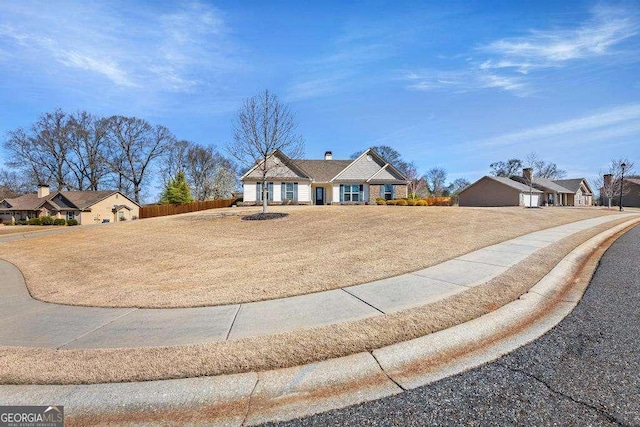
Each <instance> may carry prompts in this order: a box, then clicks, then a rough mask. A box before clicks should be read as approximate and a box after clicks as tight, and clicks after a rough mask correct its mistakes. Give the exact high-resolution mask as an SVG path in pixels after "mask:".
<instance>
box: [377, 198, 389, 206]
mask: <svg viewBox="0 0 640 427" xmlns="http://www.w3.org/2000/svg"><path fill="white" fill-rule="evenodd" d="M386 204H387V201H386V200H385V199H383V198H381V197H378V198H377V199H376V205H386Z"/></svg>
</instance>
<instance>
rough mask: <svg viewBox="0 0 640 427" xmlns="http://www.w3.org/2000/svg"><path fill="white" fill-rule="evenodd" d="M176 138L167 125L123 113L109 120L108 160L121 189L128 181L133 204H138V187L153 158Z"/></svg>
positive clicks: (159, 154) (144, 177)
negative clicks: (156, 123) (154, 123)
mask: <svg viewBox="0 0 640 427" xmlns="http://www.w3.org/2000/svg"><path fill="white" fill-rule="evenodd" d="M175 140H176V139H175V137H174V136H173V134H172V133H171V132H170V131H169V129H167V128H166V127H164V126H160V125H158V126H155V127H154V126H151V125H150V124H149V123H147V121H145V120H142V119H138V118H135V117H123V116H112V117H110V118H109V119H108V122H107V133H106V141H107V151H108V154H107V163H108V164H109V166H110V168H111V169H112V171H113V172H114V174H116V176H117V179H118V181H119V184H120V187H121V188H122V187H124V185H125V183H124V182H125V181H127V182H129V183H130V184H131V187H132V192H133V197H134V199H135V201H136V203H140V191H141V186H142V183H143V182H145V180H146V179H147V177H148V174H149V171H150V168H151V167H152V165H153V162H154V160H156V159H157V158H159V157H161V156H162V155H163V154H164V153H165V152H166V150H167V148H168V147H169V146H170V145H171V144H173V143H175Z"/></svg>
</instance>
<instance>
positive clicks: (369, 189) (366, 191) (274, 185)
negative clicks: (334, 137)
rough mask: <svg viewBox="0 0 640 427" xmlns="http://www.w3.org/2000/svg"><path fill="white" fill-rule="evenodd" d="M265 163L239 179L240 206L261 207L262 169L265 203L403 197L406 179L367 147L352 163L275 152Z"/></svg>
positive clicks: (326, 202) (354, 201)
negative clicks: (265, 164) (241, 201)
mask: <svg viewBox="0 0 640 427" xmlns="http://www.w3.org/2000/svg"><path fill="white" fill-rule="evenodd" d="M267 162H268V163H267V166H266V168H265V167H263V166H262V165H263V162H259V163H257V164H256V165H255V166H254V167H253V168H251V169H249V171H247V173H245V174H244V175H243V176H242V177H241V178H240V180H241V181H242V187H243V204H244V205H256V204H262V185H263V183H262V181H263V178H262V173H263V171H264V170H267V171H268V175H267V197H268V203H269V204H283V203H289V202H290V203H298V204H305V205H329V204H365V203H375V200H376V199H377V198H379V197H381V198H383V199H387V200H389V199H396V198H403V197H407V185H408V183H409V182H408V180H407V178H406V177H405V176H404V175H403V174H402V173H401V172H400V171H399V170H398V169H397V168H396V167H394V166H393V165H392V164H390V163H388V162H387V161H385V160H384V159H383V158H382V157H381V156H380V155H379V154H377V153H376V152H375V151H374V150H372V149H371V148H369V149H368V150H366V151H365V152H364V153H362V154H361V155H360V156H358V158H357V159H355V160H333V156H332V154H331V152H330V151H327V152H326V153H325V155H324V159H322V160H291V159H289V158H288V157H287V156H286V155H285V154H284V153H282V152H281V151H275V152H274V153H273V154H271V156H269V158H268V159H267Z"/></svg>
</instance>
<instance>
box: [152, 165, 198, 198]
mask: <svg viewBox="0 0 640 427" xmlns="http://www.w3.org/2000/svg"><path fill="white" fill-rule="evenodd" d="M189 202H193V197H191V190H190V189H189V184H187V178H186V177H185V175H184V172H182V171H180V172H178V174H177V175H176V177H175V178H174V179H172V180H170V181H169V182H168V183H167V186H166V187H165V188H164V191H163V192H162V196H161V198H160V203H162V204H163V205H169V204H171V205H177V204H180V203H189Z"/></svg>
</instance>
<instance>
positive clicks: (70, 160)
mask: <svg viewBox="0 0 640 427" xmlns="http://www.w3.org/2000/svg"><path fill="white" fill-rule="evenodd" d="M106 132H107V122H106V120H104V119H102V118H98V117H95V116H93V115H91V114H89V113H87V112H86V111H80V112H78V113H76V114H74V115H72V116H71V117H70V119H69V122H68V132H67V135H68V144H69V153H68V155H67V157H66V162H67V165H68V166H69V170H70V172H71V174H72V175H73V177H74V178H75V181H76V184H75V185H74V186H73V187H75V189H77V190H81V191H82V190H90V191H97V190H98V188H99V187H100V185H101V184H104V178H105V177H106V176H107V174H108V173H109V169H108V166H107V162H106V157H105V144H104V143H105V136H106ZM69 186H71V184H69Z"/></svg>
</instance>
